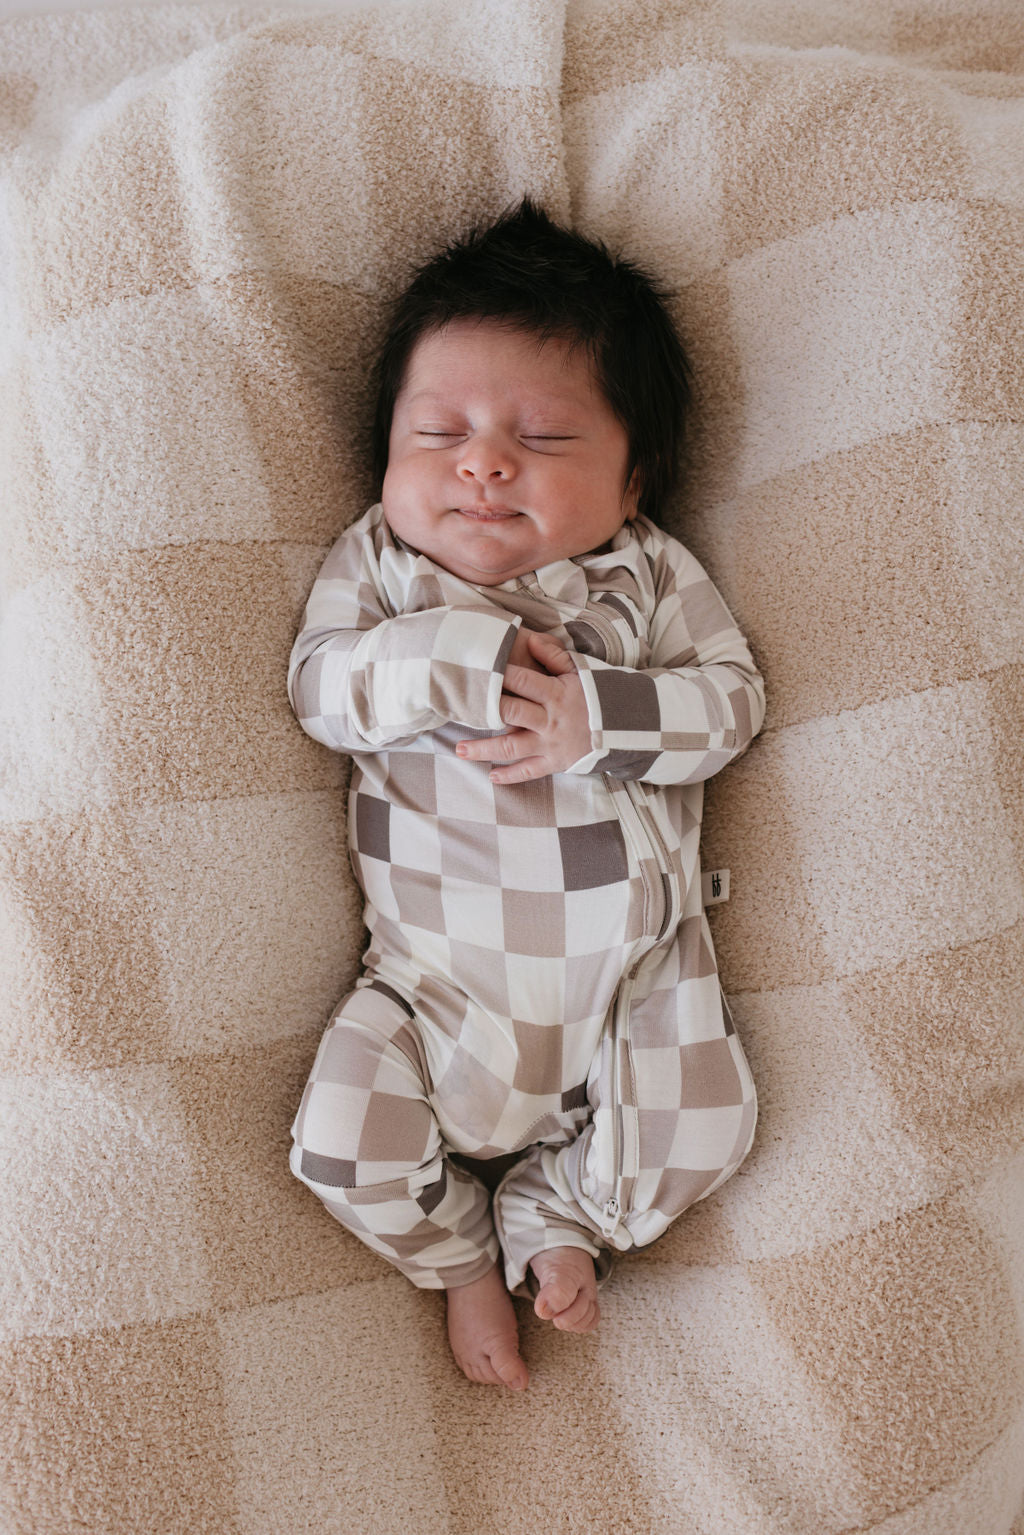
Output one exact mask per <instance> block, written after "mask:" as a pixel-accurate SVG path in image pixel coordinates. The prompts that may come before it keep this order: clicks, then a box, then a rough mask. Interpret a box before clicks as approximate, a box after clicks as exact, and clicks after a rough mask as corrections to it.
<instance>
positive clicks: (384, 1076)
mask: <svg viewBox="0 0 1024 1535" xmlns="http://www.w3.org/2000/svg"><path fill="white" fill-rule="evenodd" d="M420 1050H421V1047H420V1041H419V1037H418V1035H417V1033H416V1029H415V1026H414V1020H413V1015H412V1010H411V1009H410V1008H409V1007H408V1006H407V1004H406V1003H405V1002H404V1001H403V999H401V998H400V997H398V996H397V994H396V993H395V992H394V991H392V990H391V988H389V987H384V986H381V985H380V983H377V984H373V985H370V986H364V987H360V988H359V989H358V990H357V991H354V992H352V993H351V994H350V995H349V996H348V997H346V999H345V1001H344V1002H343V1003H342V1004H341V1006H340V1008H339V1009H338V1012H337V1013H336V1014H335V1016H334V1018H333V1020H332V1022H331V1025H330V1026H329V1028H328V1030H327V1032H326V1034H325V1035H324V1038H323V1040H322V1042H321V1045H320V1050H319V1052H318V1054H317V1058H316V1062H315V1064H314V1067H313V1071H312V1073H311V1075H310V1079H309V1082H308V1084H307V1086H306V1091H305V1094H304V1095H303V1099H302V1104H301V1106H300V1109H299V1113H298V1116H297V1118H296V1121H295V1124H294V1126H293V1130H292V1133H293V1135H294V1138H295V1145H294V1147H293V1149H292V1168H293V1171H294V1172H295V1174H296V1176H297V1177H299V1178H300V1179H301V1180H302V1181H303V1182H304V1183H306V1184H307V1185H308V1186H309V1187H310V1188H311V1189H312V1190H313V1192H314V1193H315V1194H317V1195H318V1196H319V1198H320V1199H321V1200H322V1201H323V1203H324V1204H325V1205H326V1207H327V1209H328V1210H329V1211H330V1212H331V1214H332V1215H333V1216H334V1217H335V1218H336V1219H337V1220H338V1221H340V1222H341V1223H342V1224H343V1225H344V1226H346V1227H347V1228H348V1229H349V1230H350V1231H352V1232H353V1233H354V1234H355V1235H356V1236H358V1237H359V1238H360V1240H361V1241H363V1242H365V1243H366V1244H367V1246H369V1247H372V1248H373V1249H374V1251H376V1252H378V1253H381V1254H382V1255H383V1256H384V1257H385V1258H387V1259H388V1260H389V1261H390V1262H391V1263H393V1264H394V1265H395V1267H396V1268H398V1269H400V1270H401V1271H402V1273H403V1274H405V1275H406V1276H407V1278H409V1279H411V1280H412V1282H413V1283H414V1284H416V1285H419V1286H420V1287H422V1288H425V1289H440V1288H443V1289H445V1290H447V1291H448V1292H449V1333H450V1337H451V1342H452V1350H453V1352H454V1354H455V1356H456V1359H457V1361H458V1363H459V1366H460V1368H462V1369H463V1370H464V1371H465V1373H466V1374H467V1375H468V1376H469V1378H470V1379H471V1380H490V1381H499V1382H504V1384H506V1385H509V1386H512V1387H513V1388H514V1389H517V1388H521V1387H522V1386H524V1385H525V1384H526V1368H525V1366H524V1365H523V1362H522V1360H521V1359H520V1358H519V1353H518V1342H517V1337H516V1324H515V1314H514V1311H513V1308H512V1302H511V1300H510V1298H509V1296H508V1293H507V1291H506V1290H505V1287H504V1282H503V1280H502V1278H501V1274H500V1271H499V1270H498V1269H496V1268H495V1261H496V1259H497V1257H498V1243H497V1239H496V1237H495V1233H494V1223H493V1220H492V1217H491V1210H490V1200H489V1199H488V1196H487V1191H486V1190H485V1189H484V1188H483V1187H482V1186H481V1184H480V1183H479V1182H477V1180H476V1179H474V1178H473V1177H471V1176H470V1175H469V1174H468V1173H467V1172H465V1171H463V1169H462V1168H460V1167H457V1166H456V1165H455V1164H454V1163H453V1162H450V1161H449V1160H448V1159H447V1158H446V1157H445V1155H444V1148H443V1145H442V1142H441V1136H440V1132H439V1130H438V1128H437V1123H436V1121H435V1119H434V1116H433V1113H432V1111H431V1108H430V1105H429V1103H428V1101H427V1096H426V1088H425V1085H424V1076H425V1067H424V1063H423V1061H422V1057H421V1053H420ZM452 1297H454V1301H452V1299H451V1298H452Z"/></svg>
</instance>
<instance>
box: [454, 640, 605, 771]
mask: <svg viewBox="0 0 1024 1535" xmlns="http://www.w3.org/2000/svg"><path fill="white" fill-rule="evenodd" d="M517 652H518V654H517ZM524 652H525V654H524ZM520 659H522V660H524V661H526V662H527V663H528V664H527V665H520V664H518V663H519V660H520ZM538 662H539V663H540V667H543V668H544V669H543V670H540V669H538V668H536V667H535V665H534V664H533V663H538ZM500 709H501V717H502V719H503V720H504V721H505V723H506V725H508V726H509V727H510V728H509V730H508V731H507V733H506V734H504V735H500V736H486V737H482V738H480V739H478V740H473V741H460V742H459V744H458V746H457V747H456V748H455V750H456V752H457V753H458V755H459V756H460V757H464V758H466V760H467V761H470V762H493V763H496V764H497V766H495V767H493V768H492V769H491V775H490V777H491V782H492V783H498V784H511V783H526V782H527V781H528V780H529V779H532V778H546V777H547V776H548V774H549V773H564V772H565V770H566V768H567V767H571V766H572V764H573V763H574V762H578V761H579V759H580V758H581V757H583V756H585V755H586V754H587V752H589V751H590V717H589V715H588V713H587V701H586V698H585V697H584V693H583V684H582V682H581V681H580V679H579V673H578V672H577V670H576V667H575V665H574V664H573V661H572V658H571V656H570V655H569V653H568V651H567V650H566V649H565V646H564V645H562V644H561V642H560V641H558V640H556V639H555V638H554V637H553V635H550V634H537V633H534V631H533V630H530V629H526V628H522V629H520V631H519V633H518V634H517V635H516V642H515V645H514V646H513V649H512V658H511V659H510V661H509V664H508V666H507V667H506V669H505V681H504V688H503V692H502V695H501V705H500Z"/></svg>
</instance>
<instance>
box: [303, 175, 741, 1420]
mask: <svg viewBox="0 0 1024 1535" xmlns="http://www.w3.org/2000/svg"><path fill="white" fill-rule="evenodd" d="M376 386H377V414H376V422H375V428H374V431H375V438H374V445H375V458H376V466H375V467H376V472H377V476H378V484H379V486H380V502H379V504H378V505H375V506H373V507H371V509H370V510H369V511H368V512H367V513H366V514H365V516H363V517H361V518H360V519H359V520H358V521H357V522H355V523H354V524H353V525H352V526H351V527H349V528H348V529H347V531H346V532H344V533H343V534H342V535H341V537H340V538H339V539H338V541H337V543H336V544H335V545H334V547H333V548H332V550H331V551H330V553H329V555H328V556H327V559H326V561H325V562H324V565H323V567H322V569H321V570H320V573H319V576H318V577H317V580H316V583H315V585H314V587H313V590H312V593H311V595H310V599H309V603H308V606H307V608H306V613H305V618H304V621H303V626H302V630H301V633H300V634H299V636H298V639H297V640H296V642H295V647H294V650H293V652H292V659H291V666H290V671H289V691H290V696H291V700H292V704H293V707H294V709H295V712H296V714H297V716H298V718H299V720H300V722H301V724H302V726H303V728H304V729H305V730H307V731H308V732H309V734H310V735H312V736H313V737H314V738H315V739H316V740H318V741H320V742H322V743H323V744H324V745H326V746H328V747H330V748H332V749H333V750H335V751H341V752H348V753H351V755H352V758H353V764H354V766H353V775H352V785H351V792H350V797H349V828H350V845H351V851H352V861H353V867H354V869H355V873H356V877H357V878H358V880H359V883H360V886H361V887H362V890H363V892H364V893H365V897H366V923H367V927H368V929H369V935H370V938H369V947H368V948H367V950H366V953H365V955H364V961H363V972H362V974H361V976H360V978H359V980H358V981H357V983H356V986H355V989H354V990H353V991H352V992H351V993H350V994H349V995H348V996H347V997H346V998H345V999H344V1000H343V1001H342V1002H341V1004H340V1005H339V1007H338V1009H337V1011H336V1013H335V1014H334V1017H333V1018H332V1020H331V1022H330V1025H329V1027H328V1029H327V1031H326V1033H325V1035H324V1038H323V1040H322V1042H321V1045H320V1049H319V1052H318V1054H317V1057H316V1061H315V1063H314V1066H313V1070H312V1073H311V1075H310V1079H309V1082H308V1084H307V1087H306V1090H305V1093H304V1095H303V1099H302V1103H301V1106H300V1108H299V1112H298V1116H297V1118H296V1121H295V1125H294V1127H293V1135H294V1140H295V1145H294V1147H293V1151H292V1166H293V1169H294V1171H295V1173H296V1174H297V1176H298V1177H299V1178H301V1179H302V1181H303V1182H304V1183H306V1184H308V1185H309V1187H310V1188H311V1189H313V1191H314V1192H315V1193H316V1194H317V1195H318V1196H319V1197H320V1199H322V1200H323V1202H324V1204H325V1205H326V1206H327V1208H328V1209H329V1210H330V1212H331V1213H332V1215H334V1216H335V1217H336V1218H337V1219H338V1220H339V1221H341V1222H342V1223H343V1224H344V1225H345V1226H346V1227H347V1228H348V1229H349V1230H350V1231H352V1232H354V1233H355V1234H356V1235H357V1236H358V1237H359V1238H360V1239H361V1240H362V1241H364V1242H365V1243H367V1244H368V1245H369V1246H370V1247H372V1248H373V1249H374V1250H375V1251H376V1252H378V1253H381V1254H383V1255H384V1256H385V1257H386V1258H387V1259H388V1260H389V1261H390V1262H391V1263H393V1264H394V1265H395V1266H396V1267H397V1268H399V1269H400V1270H401V1271H402V1273H403V1274H405V1275H407V1276H408V1278H409V1279H411V1280H412V1282H413V1283H414V1284H416V1285H419V1286H423V1287H427V1288H435V1289H436V1288H443V1289H444V1290H445V1291H446V1295H447V1305H448V1332H449V1338H450V1342H451V1346H452V1351H453V1353H454V1356H455V1359H456V1361H457V1363H458V1364H459V1366H460V1367H461V1368H462V1370H463V1371H464V1372H465V1374H466V1375H467V1376H468V1377H469V1378H470V1379H471V1380H474V1381H483V1382H492V1383H495V1384H503V1385H505V1386H507V1387H510V1388H512V1389H514V1390H518V1389H521V1388H522V1387H524V1386H525V1385H526V1384H527V1379H528V1375H527V1369H526V1365H525V1363H524V1361H523V1359H522V1356H521V1355H520V1352H519V1344H518V1335H517V1328H516V1317H515V1309H514V1306H513V1304H512V1300H511V1296H512V1295H519V1296H528V1297H530V1298H532V1301H533V1306H534V1309H535V1311H536V1313H537V1315H538V1316H539V1317H541V1318H544V1319H547V1320H549V1321H550V1322H551V1323H552V1324H553V1325H554V1326H555V1327H556V1328H560V1329H562V1330H565V1331H569V1332H587V1331H589V1330H591V1329H592V1328H593V1327H594V1326H595V1325H596V1323H597V1320H598V1299H597V1294H598V1287H599V1285H600V1284H601V1283H602V1281H603V1280H604V1279H605V1278H606V1277H607V1275H608V1272H609V1267H610V1264H611V1259H612V1254H613V1253H616V1252H626V1251H628V1250H629V1249H630V1248H632V1247H634V1246H643V1245H645V1244H647V1243H649V1242H653V1241H654V1240H655V1239H656V1238H657V1237H658V1236H659V1235H661V1233H662V1232H664V1231H665V1229H666V1228H667V1227H668V1225H669V1224H670V1222H672V1221H673V1220H675V1219H676V1217H677V1216H678V1215H680V1214H681V1213H682V1212H683V1211H684V1210H686V1209H687V1208H688V1206H690V1205H692V1204H693V1203H694V1202H695V1201H696V1200H699V1199H703V1198H704V1197H705V1196H706V1195H708V1194H710V1193H711V1192H712V1190H714V1189H717V1188H718V1187H719V1185H720V1184H722V1183H723V1182H724V1181H725V1180H726V1179H727V1178H728V1177H729V1175H730V1174H731V1173H732V1172H734V1171H735V1169H736V1168H737V1167H738V1166H739V1164H740V1162H741V1161H742V1159H743V1158H744V1156H745V1155H746V1153H747V1151H748V1149H749V1147H750V1144H751V1140H752V1137H753V1133H754V1122H755V1117H756V1107H755V1096H754V1088H753V1084H752V1081H751V1076H750V1072H749V1070H748V1067H747V1064H746V1061H745V1059H744V1056H743V1052H742V1050H741V1048H740V1045H739V1042H738V1040H737V1037H736V1034H735V1031H734V1029H733V1026H732V1021H731V1019H730V1016H729V1011H728V1008H727V1006H726V1004H725V1000H724V998H723V995H722V991H721V987H720V985H719V981H718V974H717V970H716V966H715V959H714V953H713V950H712V945H711V938H710V934H709V930H708V925H707V921H706V919H705V916H704V911H703V906H702V900H701V878H700V867H699V859H698V844H699V839H700V824H701V810H702V800H703V783H704V780H705V779H706V778H709V777H710V776H711V775H712V774H713V773H717V772H718V770H719V769H720V768H722V767H724V766H725V765H726V763H728V762H731V761H732V760H733V759H734V758H736V757H738V756H739V755H740V754H741V753H742V752H744V751H745V750H746V748H747V747H748V746H749V744H750V742H751V740H752V738H753V737H754V736H755V735H756V733H757V731H758V730H759V729H760V726H761V723H762V720H763V716H764V692H763V686H762V682H761V678H760V676H759V674H758V672H757V669H756V667H755V665H754V663H753V661H752V659H751V655H750V651H749V649H748V647H747V645H746V643H745V641H744V639H743V637H742V635H741V634H740V633H739V632H738V630H737V629H736V626H735V624H734V623H733V620H732V618H731V616H730V614H729V612H728V610H727V608H726V606H725V604H724V603H723V601H722V599H721V597H720V596H719V594H718V592H717V591H716V589H715V587H714V586H713V585H712V583H711V581H710V580H709V579H708V576H707V575H706V574H705V572H704V571H703V569H702V568H701V566H700V565H699V564H698V563H697V561H696V560H695V559H694V558H693V557H692V556H691V555H690V554H689V553H687V551H686V550H685V549H684V548H683V547H682V545H681V544H679V543H678V542H677V541H676V540H675V539H673V538H670V537H669V536H668V535H667V534H665V533H664V532H662V531H661V530H660V529H659V528H658V527H657V525H656V523H655V521H654V518H655V517H656V515H657V513H658V511H659V509H660V508H661V507H663V506H665V505H666V504H667V502H668V499H669V497H670V495H671V493H672V489H673V484H674V480H675V475H676V466H677V459H678V447H679V441H680V435H681V432H682V429H683V423H684V416H685V411H686V406H687V400H688V368H687V363H686V359H685V356H684V353H683V351H682V348H681V346H680V343H679V341H678V338H677V337H676V335H675V332H674V330H673V327H672V324H671V321H670V319H669V317H668V314H667V312H666V309H665V306H664V302H663V300H662V298H661V297H660V295H659V294H658V292H657V291H656V289H655V288H654V286H653V285H652V283H651V282H650V280H649V279H648V278H647V277H646V276H645V275H644V274H643V273H642V272H641V271H639V270H638V269H637V268H636V267H635V266H634V265H632V264H631V263H629V262H626V261H623V260H619V259H616V258H615V257H613V256H612V255H610V254H609V253H608V251H607V250H606V249H605V248H604V247H603V246H601V245H599V244H597V243H595V242H592V241H589V240H586V239H584V238H583V237H581V236H580V235H578V234H575V233H573V232H571V231H568V230H565V229H562V228H560V227H559V226H557V225H556V224H554V223H553V222H552V221H551V220H549V219H548V217H547V216H546V215H545V214H544V213H543V212H541V211H540V210H539V209H538V208H537V207H535V206H534V205H533V204H532V203H530V202H529V201H525V202H523V203H522V204H521V205H520V206H519V207H518V208H516V209H515V210H514V211H512V212H509V213H506V214H505V215H503V216H502V217H501V218H500V219H499V220H498V221H497V222H496V223H494V224H492V225H490V226H489V227H487V228H485V229H482V230H478V231H476V232H475V233H473V234H472V235H471V236H469V237H468V238H467V239H465V240H463V241H461V242H459V243H457V244H454V245H452V246H450V247H449V248H448V249H446V250H445V251H443V252H442V253H441V254H440V255H439V256H437V257H436V258H435V259H433V260H432V261H430V262H429V263H428V264H427V265H426V266H424V267H423V268H421V269H420V271H419V272H418V274H417V275H416V277H415V278H414V280H413V281H412V283H411V284H410V286H409V287H408V288H407V289H406V291H405V293H404V294H403V295H402V297H401V298H400V300H399V302H398V304H397V307H396V309H395V312H394V315H393V319H392V324H391V327H390V330H389V332H388V335H387V338H386V340H385V342H384V345H383V348H382V350H381V353H380V355H379V358H378V363H377V369H376ZM489 1171H490V1173H491V1174H492V1175H491V1176H488V1172H489ZM496 1173H500V1178H499V1177H498V1176H496V1175H495V1174H496Z"/></svg>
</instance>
